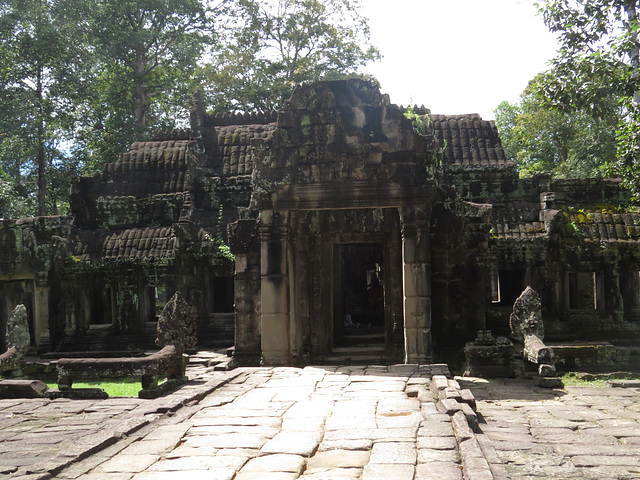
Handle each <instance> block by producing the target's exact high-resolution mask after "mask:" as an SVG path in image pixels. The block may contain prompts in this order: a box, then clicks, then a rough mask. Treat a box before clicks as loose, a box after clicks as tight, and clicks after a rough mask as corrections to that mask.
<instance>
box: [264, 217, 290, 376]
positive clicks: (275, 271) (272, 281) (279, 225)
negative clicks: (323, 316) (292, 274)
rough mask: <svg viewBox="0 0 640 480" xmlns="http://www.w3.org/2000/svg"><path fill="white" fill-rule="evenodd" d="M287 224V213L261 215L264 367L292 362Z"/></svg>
mask: <svg viewBox="0 0 640 480" xmlns="http://www.w3.org/2000/svg"><path fill="white" fill-rule="evenodd" d="M286 221H287V216H286V212H285V213H282V212H273V211H271V210H263V211H262V212H261V225H260V278H261V281H260V296H261V305H262V315H261V324H262V328H261V330H262V364H263V365H288V364H289V363H290V362H291V351H290V338H289V336H290V325H289V277H288V256H289V255H288V248H289V245H288V241H287V234H288V228H287V226H286Z"/></svg>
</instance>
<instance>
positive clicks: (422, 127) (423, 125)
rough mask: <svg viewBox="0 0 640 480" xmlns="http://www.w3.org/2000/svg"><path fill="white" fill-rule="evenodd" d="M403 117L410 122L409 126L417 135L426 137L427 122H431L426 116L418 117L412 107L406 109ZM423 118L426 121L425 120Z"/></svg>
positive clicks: (427, 131) (427, 130)
mask: <svg viewBox="0 0 640 480" xmlns="http://www.w3.org/2000/svg"><path fill="white" fill-rule="evenodd" d="M404 116H405V117H407V118H408V119H409V120H411V125H412V126H413V129H414V130H415V131H416V132H417V133H419V134H420V135H427V134H428V133H429V122H430V121H431V120H430V119H429V117H428V116H420V115H419V114H418V113H416V111H415V109H414V108H413V107H412V106H409V107H407V111H406V112H404ZM425 118H426V119H427V120H425Z"/></svg>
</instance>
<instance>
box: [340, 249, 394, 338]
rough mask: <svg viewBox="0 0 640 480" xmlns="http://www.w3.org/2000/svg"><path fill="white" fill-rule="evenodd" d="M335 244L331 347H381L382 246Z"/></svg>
mask: <svg viewBox="0 0 640 480" xmlns="http://www.w3.org/2000/svg"><path fill="white" fill-rule="evenodd" d="M337 247H338V248H337V255H336V271H335V280H336V281H335V284H334V288H335V289H334V346H338V347H368V346H374V345H375V346H380V345H382V346H384V343H385V333H384V332H385V287H384V286H385V278H384V273H385V272H384V246H383V245H382V244H380V243H355V244H343V245H338V246H337Z"/></svg>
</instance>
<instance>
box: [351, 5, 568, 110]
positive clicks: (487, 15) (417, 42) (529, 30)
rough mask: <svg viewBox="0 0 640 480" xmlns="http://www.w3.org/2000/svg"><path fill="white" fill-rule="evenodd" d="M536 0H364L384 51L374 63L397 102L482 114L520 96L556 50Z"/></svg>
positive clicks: (371, 69)
mask: <svg viewBox="0 0 640 480" xmlns="http://www.w3.org/2000/svg"><path fill="white" fill-rule="evenodd" d="M533 3H534V0H361V6H362V13H363V15H364V16H366V17H368V18H369V25H370V27H371V36H372V39H371V40H372V43H373V45H375V46H376V47H378V48H379V49H380V51H381V52H382V55H383V56H384V58H383V60H382V61H381V62H378V63H376V64H373V65H371V66H370V67H369V68H367V69H366V71H367V73H370V74H373V75H374V76H375V77H376V78H377V79H378V80H379V81H380V84H381V90H382V92H383V93H388V94H389V95H390V97H391V102H392V103H395V104H397V105H408V104H409V103H410V102H411V103H412V104H417V105H422V104H424V106H425V107H427V108H430V109H431V111H432V112H433V113H443V114H458V113H479V114H480V115H482V117H483V118H484V119H485V120H490V119H493V118H494V114H493V110H494V109H495V108H496V107H497V106H498V104H499V103H500V102H502V101H503V100H508V101H516V100H517V99H518V97H519V95H520V94H521V93H522V91H523V90H524V89H525V87H526V86H527V83H528V82H529V80H531V79H532V78H533V77H534V76H535V75H536V74H537V73H539V72H541V71H544V70H546V68H547V66H546V64H547V61H548V60H550V59H551V58H552V57H553V56H554V54H555V51H556V41H555V38H554V37H553V36H552V35H551V34H550V33H549V31H548V30H547V28H546V27H545V25H544V23H543V22H542V17H541V16H539V15H537V9H536V8H535V6H534V5H533Z"/></svg>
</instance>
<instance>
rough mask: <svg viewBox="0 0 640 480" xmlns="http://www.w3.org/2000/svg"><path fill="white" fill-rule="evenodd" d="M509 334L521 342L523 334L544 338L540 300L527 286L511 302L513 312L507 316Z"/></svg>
mask: <svg viewBox="0 0 640 480" xmlns="http://www.w3.org/2000/svg"><path fill="white" fill-rule="evenodd" d="M509 326H510V327H511V335H512V336H513V337H514V339H516V340H517V341H518V342H520V343H523V341H524V337H525V335H535V336H536V337H538V338H539V339H540V340H542V339H543V338H544V325H543V323H542V302H541V300H540V295H538V293H537V292H536V291H535V290H534V289H533V288H531V287H527V288H526V289H525V290H524V292H522V293H521V294H520V296H519V297H518V298H517V299H516V301H515V303H514V304H513V312H512V313H511V316H510V317H509Z"/></svg>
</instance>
